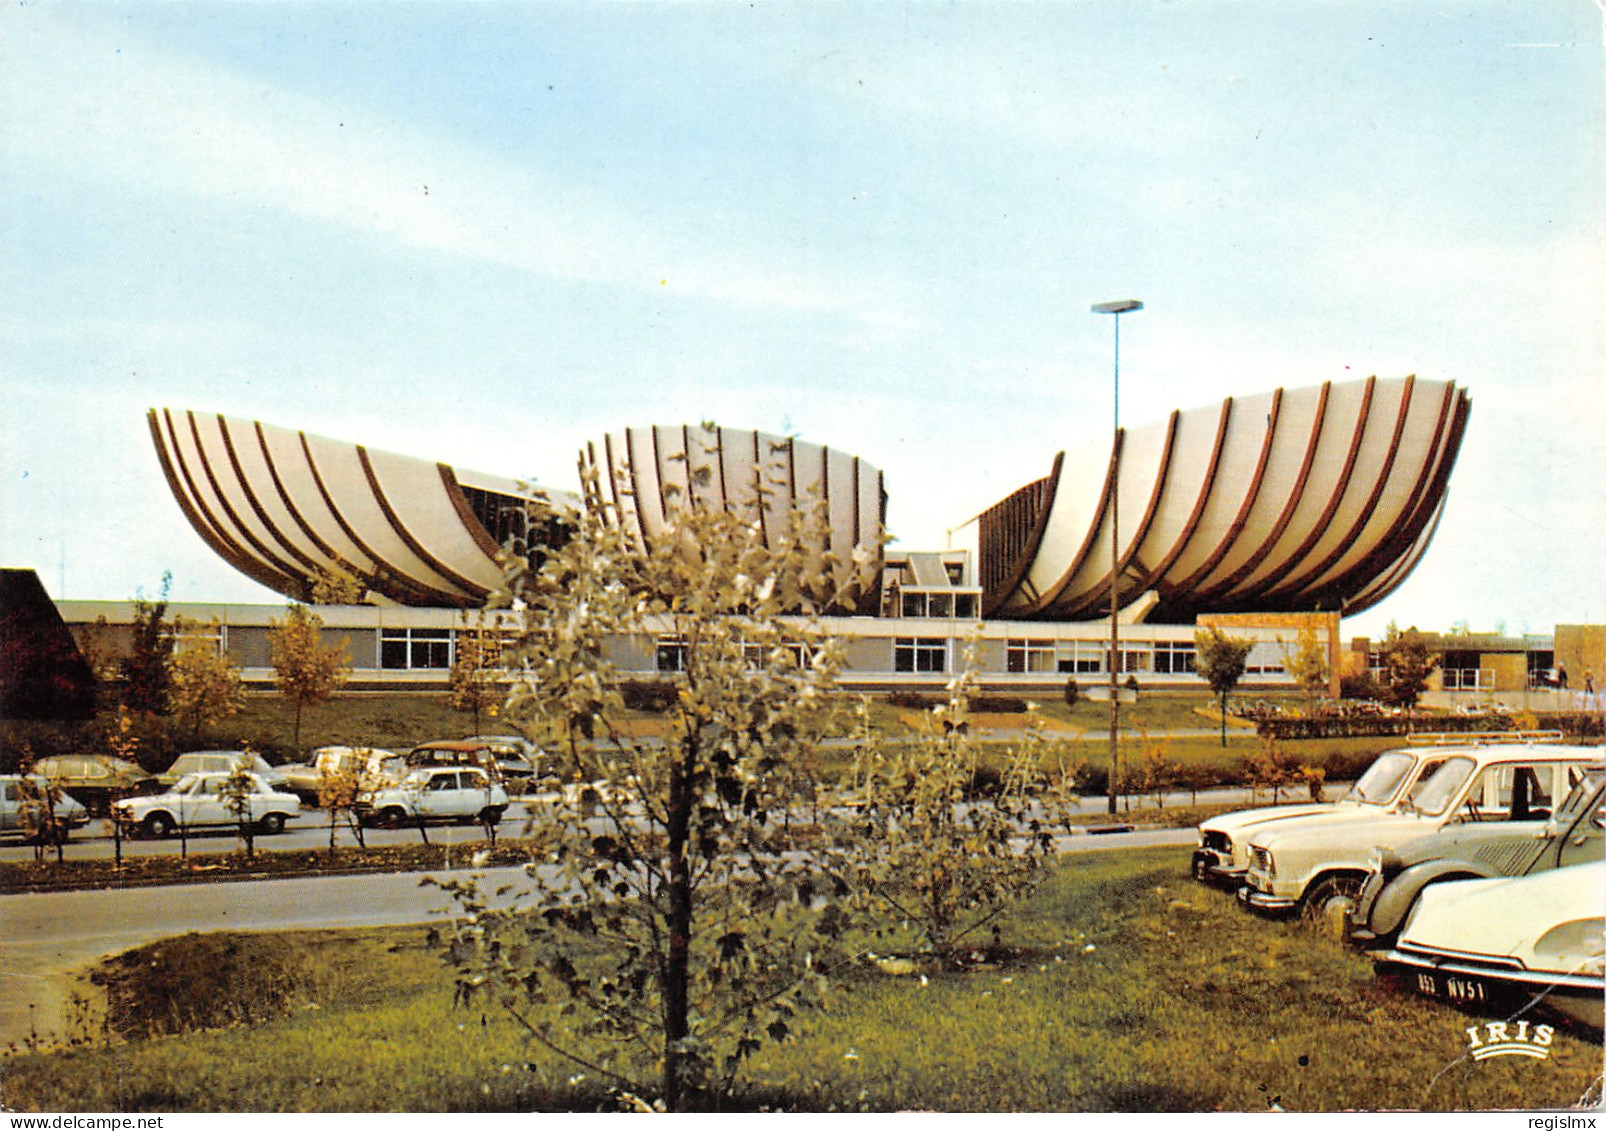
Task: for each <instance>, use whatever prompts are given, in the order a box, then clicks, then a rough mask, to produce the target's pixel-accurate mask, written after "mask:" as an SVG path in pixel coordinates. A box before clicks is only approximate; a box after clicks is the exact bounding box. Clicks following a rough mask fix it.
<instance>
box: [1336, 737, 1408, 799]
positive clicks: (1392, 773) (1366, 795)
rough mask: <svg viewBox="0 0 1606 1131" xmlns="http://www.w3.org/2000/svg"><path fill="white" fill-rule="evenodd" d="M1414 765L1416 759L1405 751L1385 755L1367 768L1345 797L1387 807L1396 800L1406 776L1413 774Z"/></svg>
mask: <svg viewBox="0 0 1606 1131" xmlns="http://www.w3.org/2000/svg"><path fill="white" fill-rule="evenodd" d="M1414 765H1416V758H1415V757H1414V756H1413V755H1410V754H1406V753H1404V752H1403V751H1399V750H1396V751H1393V752H1392V753H1388V754H1383V755H1381V756H1380V757H1379V758H1378V759H1377V761H1375V762H1373V763H1372V764H1371V765H1370V766H1368V767H1367V768H1366V772H1365V773H1364V774H1362V775H1361V777H1360V780H1359V781H1357V782H1356V783H1355V784H1354V785H1352V786H1350V788H1349V792H1348V793H1346V794H1345V795H1344V796H1345V797H1347V798H1350V799H1351V800H1354V801H1363V802H1365V803H1366V804H1368V805H1387V804H1388V803H1389V802H1390V801H1392V800H1393V799H1394V795H1395V793H1397V792H1398V791H1399V788H1400V785H1401V783H1403V782H1404V781H1405V775H1406V774H1408V773H1410V772H1411V767H1412V766H1414Z"/></svg>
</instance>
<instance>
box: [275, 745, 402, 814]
mask: <svg viewBox="0 0 1606 1131" xmlns="http://www.w3.org/2000/svg"><path fill="white" fill-rule="evenodd" d="M278 770H279V773H280V774H281V775H282V776H283V777H284V778H285V781H286V783H287V785H286V786H285V788H288V789H289V791H290V792H291V793H293V794H295V795H296V796H297V797H299V798H301V800H302V801H303V802H305V803H306V804H308V805H316V804H318V795H319V793H320V791H321V790H322V789H323V783H324V779H325V778H330V777H334V776H335V775H336V774H354V775H355V776H356V778H357V781H358V788H360V789H378V788H380V787H381V786H384V785H389V784H391V783H393V782H396V781H399V780H401V776H402V774H403V773H405V772H406V766H405V764H404V763H403V761H402V756H401V755H400V754H397V753H396V752H395V751H394V750H383V749H380V748H379V747H377V746H320V747H319V748H318V749H316V750H314V751H313V752H312V761H311V762H310V763H292V764H290V765H286V766H279V767H278Z"/></svg>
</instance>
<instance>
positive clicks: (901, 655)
mask: <svg viewBox="0 0 1606 1131" xmlns="http://www.w3.org/2000/svg"><path fill="white" fill-rule="evenodd" d="M892 670H893V671H895V672H945V671H947V670H948V641H946V640H944V639H942V638H941V637H927V636H912V637H910V636H905V637H899V638H898V639H896V640H894V641H893V645H892Z"/></svg>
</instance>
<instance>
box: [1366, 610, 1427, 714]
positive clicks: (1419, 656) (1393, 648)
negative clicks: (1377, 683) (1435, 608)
mask: <svg viewBox="0 0 1606 1131" xmlns="http://www.w3.org/2000/svg"><path fill="white" fill-rule="evenodd" d="M1378 651H1379V653H1380V654H1381V657H1382V660H1383V687H1384V689H1385V690H1386V691H1387V693H1388V699H1389V702H1390V703H1393V704H1394V705H1395V706H1397V707H1415V706H1416V704H1417V700H1419V699H1420V698H1422V692H1424V691H1426V690H1427V687H1428V676H1430V675H1432V674H1433V669H1435V668H1437V667H1438V666H1439V660H1440V657H1439V655H1438V654H1437V653H1434V652H1429V651H1428V646H1427V644H1426V643H1425V642H1424V641H1423V640H1422V635H1421V634H1420V633H1419V632H1417V631H1416V629H1414V628H1412V629H1407V630H1406V631H1404V632H1401V631H1400V629H1399V626H1398V625H1396V624H1395V623H1394V622H1393V621H1389V626H1388V629H1387V631H1385V632H1384V634H1383V643H1382V645H1381V646H1380V647H1379V649H1378Z"/></svg>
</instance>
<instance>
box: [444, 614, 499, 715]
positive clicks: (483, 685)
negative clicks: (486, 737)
mask: <svg viewBox="0 0 1606 1131" xmlns="http://www.w3.org/2000/svg"><path fill="white" fill-rule="evenodd" d="M497 621H498V624H500V621H501V618H500V617H498V618H497ZM504 650H505V647H504V645H503V642H502V633H501V632H500V631H498V629H496V628H491V627H487V625H486V624H485V616H484V614H483V613H481V614H480V615H479V617H478V618H477V620H476V622H475V623H474V625H473V626H471V627H465V628H459V629H458V630H457V654H456V656H455V657H454V658H453V661H452V674H451V682H450V689H449V690H448V691H447V694H446V702H447V704H448V705H449V706H450V707H451V708H452V709H453V710H456V711H472V712H474V733H475V734H479V733H480V713H481V712H482V711H489V710H491V709H492V708H494V707H496V706H497V705H498V704H499V703H501V701H502V698H503V695H504V692H503V689H502V670H503V668H502V653H503V651H504Z"/></svg>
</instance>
